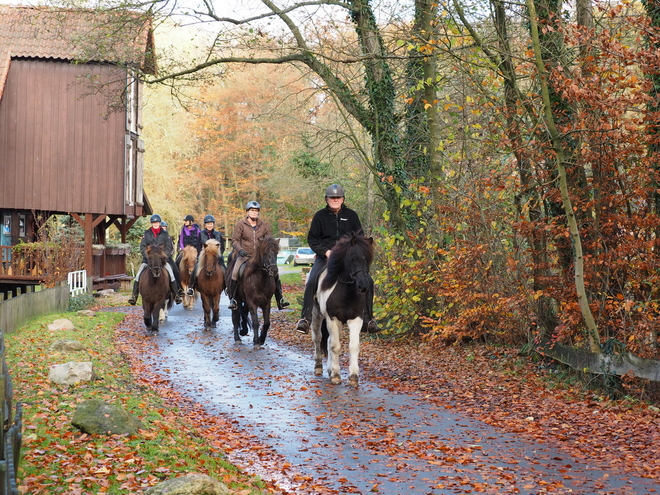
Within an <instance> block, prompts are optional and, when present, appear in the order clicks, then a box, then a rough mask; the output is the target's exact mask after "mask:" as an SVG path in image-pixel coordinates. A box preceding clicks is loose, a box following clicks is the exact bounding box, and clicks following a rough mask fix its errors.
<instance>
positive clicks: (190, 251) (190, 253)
mask: <svg viewBox="0 0 660 495" xmlns="http://www.w3.org/2000/svg"><path fill="white" fill-rule="evenodd" d="M180 258H181V259H180V260H179V273H180V274H181V287H182V288H183V293H184V294H185V293H186V291H187V290H188V286H189V285H190V276H191V275H192V273H193V270H194V269H195V263H197V249H195V247H194V246H186V247H184V248H183V251H181V256H180ZM183 307H184V308H185V309H189V310H192V309H194V307H195V296H194V295H192V296H188V295H184V296H183Z"/></svg>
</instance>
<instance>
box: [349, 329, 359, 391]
mask: <svg viewBox="0 0 660 495" xmlns="http://www.w3.org/2000/svg"><path fill="white" fill-rule="evenodd" d="M347 323H348V330H349V334H350V337H349V341H348V350H349V354H350V360H349V365H348V384H349V385H350V386H351V387H353V388H357V386H358V381H359V375H360V365H359V364H358V357H359V356H360V332H361V331H362V323H363V320H362V318H361V317H358V318H355V319H354V320H348V322H347Z"/></svg>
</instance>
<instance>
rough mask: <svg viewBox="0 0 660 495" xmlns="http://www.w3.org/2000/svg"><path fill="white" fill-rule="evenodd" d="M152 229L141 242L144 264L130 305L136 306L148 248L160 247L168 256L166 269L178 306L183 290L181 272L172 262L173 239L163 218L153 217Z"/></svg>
mask: <svg viewBox="0 0 660 495" xmlns="http://www.w3.org/2000/svg"><path fill="white" fill-rule="evenodd" d="M150 222H151V228H149V229H147V230H145V231H144V235H143V236H142V241H140V252H141V253H142V264H141V265H140V268H139V269H138V272H137V275H135V280H134V282H133V293H132V294H131V297H130V299H129V300H128V303H129V304H130V305H132V306H135V304H136V302H137V298H138V294H139V292H140V287H139V280H140V274H141V273H142V271H143V270H144V269H145V268H147V261H148V260H147V247H148V246H160V247H161V248H162V250H163V252H164V253H165V255H166V256H167V263H165V269H166V270H167V273H168V274H169V276H170V288H171V289H172V292H173V293H174V295H175V296H174V300H175V301H176V303H177V304H181V296H182V295H183V294H182V290H181V285H180V283H179V278H178V276H177V275H178V273H179V271H178V270H176V269H175V267H174V263H173V261H172V253H173V252H174V244H173V243H172V238H171V237H170V235H169V234H168V233H167V231H166V230H165V229H163V228H162V227H161V218H160V215H151V219H150Z"/></svg>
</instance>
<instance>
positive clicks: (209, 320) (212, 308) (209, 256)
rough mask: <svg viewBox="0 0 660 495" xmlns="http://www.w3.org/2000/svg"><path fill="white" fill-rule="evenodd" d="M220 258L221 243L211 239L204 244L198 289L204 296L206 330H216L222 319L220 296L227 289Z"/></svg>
mask: <svg viewBox="0 0 660 495" xmlns="http://www.w3.org/2000/svg"><path fill="white" fill-rule="evenodd" d="M220 256H221V254H220V243H219V242H218V241H216V240H215V239H209V240H208V241H206V243H205V244H204V247H203V248H202V252H201V253H200V254H199V261H198V262H197V273H196V276H197V284H196V287H197V290H198V291H199V294H200V295H201V296H202V308H203V309H204V330H210V329H211V328H216V323H218V320H219V319H220V295H221V294H222V291H223V290H224V289H225V271H224V268H223V266H222V265H220V264H219V259H220ZM211 313H213V316H211Z"/></svg>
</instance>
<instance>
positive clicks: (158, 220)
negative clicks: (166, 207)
mask: <svg viewBox="0 0 660 495" xmlns="http://www.w3.org/2000/svg"><path fill="white" fill-rule="evenodd" d="M149 221H150V222H151V223H154V222H162V219H161V218H160V215H151V219H150V220H149Z"/></svg>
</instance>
